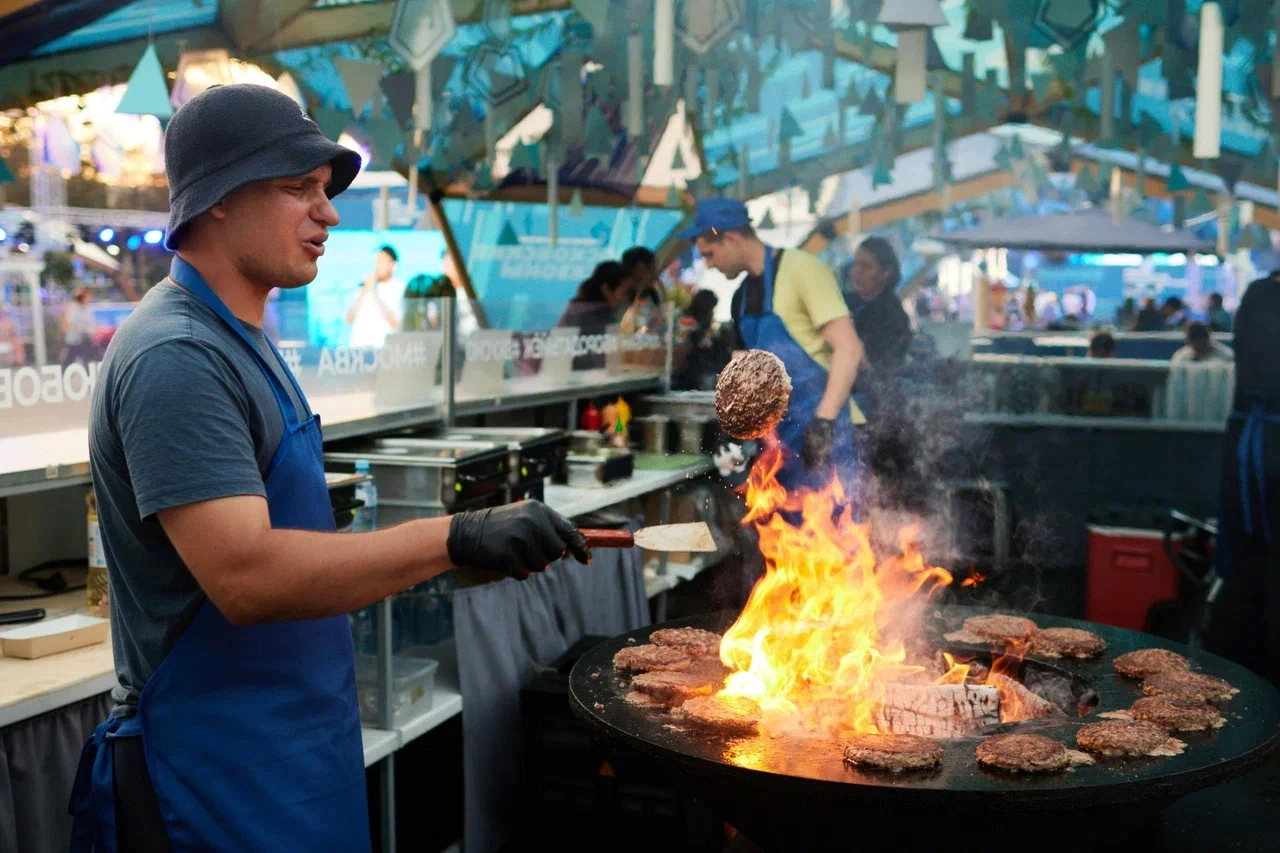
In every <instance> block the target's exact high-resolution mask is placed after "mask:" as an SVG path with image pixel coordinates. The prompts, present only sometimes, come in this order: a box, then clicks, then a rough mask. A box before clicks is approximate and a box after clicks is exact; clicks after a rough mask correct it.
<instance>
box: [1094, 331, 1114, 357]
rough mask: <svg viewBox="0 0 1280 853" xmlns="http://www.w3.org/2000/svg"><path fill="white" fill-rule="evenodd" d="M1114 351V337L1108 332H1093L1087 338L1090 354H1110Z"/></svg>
mask: <svg viewBox="0 0 1280 853" xmlns="http://www.w3.org/2000/svg"><path fill="white" fill-rule="evenodd" d="M1115 351H1116V338H1115V335H1113V334H1111V333H1110V332H1095V333H1094V335H1093V337H1092V338H1090V339H1089V353H1090V354H1091V355H1111V354H1112V353H1114V352H1115Z"/></svg>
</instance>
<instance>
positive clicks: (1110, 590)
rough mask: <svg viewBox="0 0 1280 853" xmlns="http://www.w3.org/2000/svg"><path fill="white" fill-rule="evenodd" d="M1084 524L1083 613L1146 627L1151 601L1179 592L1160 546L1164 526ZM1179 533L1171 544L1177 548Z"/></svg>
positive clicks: (1100, 619) (1114, 622) (1118, 624)
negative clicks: (1086, 548)
mask: <svg viewBox="0 0 1280 853" xmlns="http://www.w3.org/2000/svg"><path fill="white" fill-rule="evenodd" d="M1088 530H1089V569H1088V581H1087V587H1086V590H1085V618H1086V619H1088V620H1089V621H1090V622H1101V623H1102V624H1104V625H1114V626H1116V627H1117V628H1129V629H1131V630H1134V631H1144V630H1146V624H1147V611H1149V610H1150V609H1151V607H1152V605H1154V604H1157V603H1158V602H1161V601H1171V600H1175V599H1177V597H1178V569H1177V568H1176V567H1175V566H1174V565H1173V563H1171V562H1169V557H1168V555H1166V554H1165V552H1164V531H1162V530H1150V529H1144V528H1140V527H1109V526H1105V525H1099V524H1090V525H1088ZM1183 538H1184V536H1183V535H1182V534H1181V533H1175V534H1174V535H1173V547H1174V548H1181V547H1182V540H1183Z"/></svg>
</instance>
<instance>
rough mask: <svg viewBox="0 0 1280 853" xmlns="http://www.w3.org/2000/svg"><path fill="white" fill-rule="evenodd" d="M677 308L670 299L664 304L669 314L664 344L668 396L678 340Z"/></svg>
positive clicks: (664, 376) (665, 380)
mask: <svg viewBox="0 0 1280 853" xmlns="http://www.w3.org/2000/svg"><path fill="white" fill-rule="evenodd" d="M675 308H676V306H675V305H673V304H672V303H671V300H670V299H668V300H666V302H665V303H664V304H663V310H665V311H666V312H667V332H666V338H667V339H666V340H665V341H664V342H663V343H665V344H666V348H667V361H666V367H665V369H664V371H663V377H662V385H663V387H664V388H665V389H666V391H667V393H668V394H670V393H671V367H672V364H674V361H675V339H676V327H675V316H676V310H675Z"/></svg>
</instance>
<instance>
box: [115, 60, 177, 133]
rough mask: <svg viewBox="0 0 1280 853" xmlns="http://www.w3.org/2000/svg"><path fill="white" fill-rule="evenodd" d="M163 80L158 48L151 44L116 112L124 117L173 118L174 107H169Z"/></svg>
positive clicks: (136, 68)
mask: <svg viewBox="0 0 1280 853" xmlns="http://www.w3.org/2000/svg"><path fill="white" fill-rule="evenodd" d="M164 80H165V78H164V68H162V67H161V65H160V57H158V56H156V46H155V45H154V44H149V45H147V49H146V50H145V51H143V53H142V58H141V59H139V60H138V64H137V65H135V66H134V68H133V73H132V74H130V75H129V84H128V85H127V86H126V87H125V90H124V96H123V97H121V98H120V104H119V105H118V106H117V107H116V112H118V113H121V114H123V115H135V116H155V117H156V118H170V117H171V116H172V115H173V104H171V103H169V87H168V85H166V84H165V81H164Z"/></svg>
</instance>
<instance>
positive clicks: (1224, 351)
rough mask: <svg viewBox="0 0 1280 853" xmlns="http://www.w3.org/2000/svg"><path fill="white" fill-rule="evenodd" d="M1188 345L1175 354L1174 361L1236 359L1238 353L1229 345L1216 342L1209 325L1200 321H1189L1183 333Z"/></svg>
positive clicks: (1176, 362) (1175, 362)
mask: <svg viewBox="0 0 1280 853" xmlns="http://www.w3.org/2000/svg"><path fill="white" fill-rule="evenodd" d="M1183 337H1184V339H1185V340H1186V342H1187V343H1186V346H1184V347H1182V349H1180V350H1178V351H1177V352H1175V353H1174V354H1173V359H1172V361H1173V363H1174V364H1178V363H1180V362H1187V361H1234V360H1235V357H1236V354H1235V352H1233V351H1232V349H1231V348H1230V347H1228V346H1224V345H1222V344H1219V343H1215V342H1214V340H1213V335H1211V334H1210V333H1209V327H1208V326H1206V325H1205V324H1204V323H1201V322H1199V321H1197V322H1193V323H1188V324H1187V329H1186V332H1184V334H1183Z"/></svg>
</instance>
